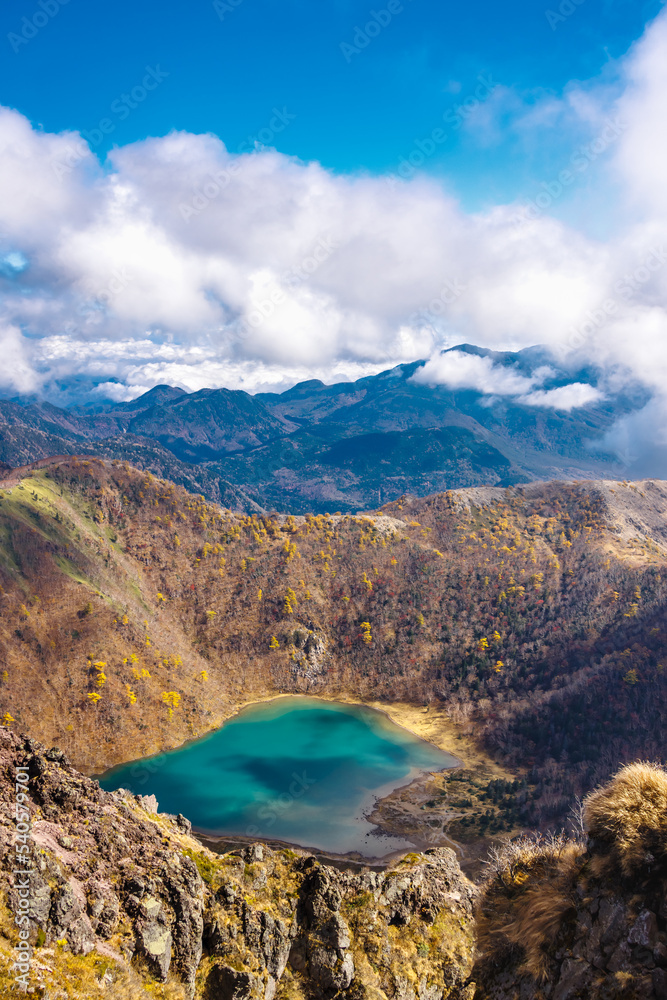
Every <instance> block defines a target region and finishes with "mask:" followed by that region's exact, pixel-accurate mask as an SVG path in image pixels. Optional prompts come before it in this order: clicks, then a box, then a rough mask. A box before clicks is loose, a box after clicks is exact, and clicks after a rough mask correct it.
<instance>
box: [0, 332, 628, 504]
mask: <svg viewBox="0 0 667 1000" xmlns="http://www.w3.org/2000/svg"><path fill="white" fill-rule="evenodd" d="M452 353H455V354H456V357H457V358H460V357H461V356H466V357H468V358H479V359H485V362H486V363H487V365H488V372H489V373H490V378H491V384H490V385H489V386H485V387H484V391H481V390H480V389H479V388H466V387H459V388H456V387H453V386H452V385H451V384H450V385H446V384H434V383H433V382H432V381H429V380H428V379H427V378H426V377H425V373H426V372H427V371H428V369H427V367H426V366H427V362H425V361H415V362H413V363H411V364H402V365H398V366H397V367H395V368H393V369H390V370H388V371H384V372H381V373H380V374H377V375H372V376H367V377H365V378H361V379H358V380H357V381H355V382H341V383H337V384H334V385H325V384H324V383H323V382H321V381H319V380H316V379H313V380H309V381H306V382H301V383H299V384H298V385H295V386H294V387H292V388H291V389H288V390H287V391H285V392H282V393H257V394H255V395H250V394H249V393H247V392H244V391H241V390H230V389H224V388H220V389H201V390H199V391H197V392H190V393H188V392H186V391H185V390H183V389H181V388H177V387H173V386H168V385H158V386H155V387H154V388H153V389H151V390H150V391H148V392H146V393H144V394H143V395H141V396H140V397H139V398H137V399H135V400H132V401H130V402H122V403H115V402H112V401H109V400H104V399H100V400H99V401H98V402H95V403H91V402H90V401H89V400H88V402H85V403H81V402H80V403H78V404H76V405H73V406H70V408H68V409H62V408H60V407H57V406H55V405H54V404H53V403H49V402H45V401H43V400H37V399H28V398H19V399H13V400H4V401H0V461H1V462H4V463H6V464H7V465H8V466H19V465H25V464H27V463H29V462H32V461H34V460H36V459H40V458H43V457H46V456H48V455H54V454H77V453H83V452H85V453H87V454H90V455H97V456H100V457H104V458H111V459H113V458H117V459H124V460H127V461H130V462H131V463H132V464H133V465H135V466H136V467H139V468H142V469H146V470H148V471H151V472H152V473H154V474H156V475H160V476H164V477H166V478H168V479H170V480H171V481H173V482H176V483H179V484H181V485H183V486H185V487H186V488H187V489H189V490H191V491H195V492H200V493H202V494H203V495H204V496H206V497H207V498H209V499H211V500H214V501H216V502H219V503H221V504H223V505H224V506H227V507H230V508H232V509H235V510H244V511H252V510H267V511H268V510H276V511H290V512H291V513H295V514H296V513H308V512H313V513H322V512H326V511H333V510H339V511H341V512H351V511H356V510H358V509H368V508H371V507H377V506H379V505H381V504H383V503H385V502H386V501H391V500H395V499H397V498H398V497H399V496H401V495H403V494H405V493H408V494H413V495H417V496H425V495H428V494H431V493H437V492H441V491H443V490H447V489H457V488H461V487H467V486H476V485H492V486H493V485H495V486H510V485H516V484H519V483H526V482H530V481H532V480H539V479H542V480H544V479H572V478H605V477H613V478H618V477H619V476H622V475H623V474H624V472H625V468H626V467H625V466H624V464H623V461H622V458H621V457H619V455H617V454H613V453H612V454H610V453H609V449H608V448H607V449H606V450H605V448H604V447H603V446H604V438H605V434H606V433H607V432H608V431H609V430H610V428H612V427H613V425H614V423H615V422H616V421H617V420H618V419H619V418H620V417H622V416H623V415H625V414H627V413H631V412H633V411H635V410H637V409H639V408H640V407H641V406H643V405H644V404H645V403H646V401H647V394H646V392H645V391H644V390H642V389H641V388H640V387H637V386H630V387H629V388H625V389H623V390H621V391H618V390H617V391H615V392H614V393H613V394H612V395H609V394H606V393H603V392H601V391H599V390H598V386H599V385H600V384H601V383H602V373H601V372H600V371H599V370H597V369H595V368H591V367H588V368H584V369H579V370H572V369H568V368H565V367H563V365H562V363H559V362H558V361H557V360H556V359H554V358H553V357H552V356H551V355H550V354H549V352H548V351H546V350H545V349H544V348H540V347H534V348H529V349H526V350H523V351H519V352H516V353H513V352H503V353H500V352H492V351H488V350H485V349H482V348H477V347H473V346H470V345H460V346H459V347H457V348H452V349H451V351H449V352H443V354H452ZM508 376H509V377H510V378H515V379H520V380H523V382H524V383H525V384H532V383H539V387H540V393H539V394H537V395H536V396H535V395H534V396H533V397H531V396H530V395H529V396H528V397H526V396H525V395H523V396H522V395H517V394H516V393H515V394H514V395H511V394H508V393H507V391H506V389H505V388H504V383H505V381H506V379H507V377H508ZM494 380H496V381H497V387H498V392H495V391H494ZM572 385H577V386H584V387H587V388H589V389H590V388H591V387H592V389H593V390H597V392H596V393H595V395H596V397H597V398H595V399H593V401H590V402H587V403H584V405H580V406H572V405H571V403H569V404H567V405H568V406H569V407H570V408H569V409H567V408H561V409H558V408H556V407H555V406H554V405H553V404H550V405H546V404H545V403H544V402H543V400H544V399H545V398H546V399H549V398H550V394H552V393H553V391H554V390H557V389H562V388H564V387H567V386H572ZM591 395H593V393H591ZM538 397H539V398H538Z"/></svg>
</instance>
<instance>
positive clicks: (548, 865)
mask: <svg viewBox="0 0 667 1000" xmlns="http://www.w3.org/2000/svg"><path fill="white" fill-rule="evenodd" d="M584 815H585V821H586V828H587V832H588V837H587V839H586V840H585V841H583V840H582V841H581V842H580V843H576V842H573V841H567V840H566V839H564V838H553V839H551V840H549V841H545V842H542V843H540V842H532V843H530V842H524V843H518V844H516V845H510V846H509V847H508V849H507V850H506V851H505V852H504V853H503V854H502V855H500V856H499V857H498V858H497V864H496V865H495V872H494V874H493V876H492V877H491V878H490V879H489V881H488V882H487V884H486V886H485V887H484V890H483V892H482V895H481V900H480V906H479V932H480V933H479V942H478V943H479V956H478V961H477V966H476V969H475V972H474V978H475V979H476V981H477V992H476V994H475V997H476V1000H524V998H525V1000H529V998H530V1000H667V771H665V770H664V769H662V768H660V767H657V766H655V765H648V764H633V765H629V766H627V767H625V768H623V769H622V770H621V771H620V772H619V773H618V775H616V777H615V778H614V779H613V780H612V781H611V782H610V783H609V784H608V785H606V786H605V787H604V788H602V789H600V790H599V791H597V792H595V793H593V794H592V795H591V796H589V798H588V800H587V801H586V803H585V811H584Z"/></svg>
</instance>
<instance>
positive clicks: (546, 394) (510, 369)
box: [412, 350, 604, 411]
mask: <svg viewBox="0 0 667 1000" xmlns="http://www.w3.org/2000/svg"><path fill="white" fill-rule="evenodd" d="M553 374H554V369H553V368H551V367H550V366H549V365H542V366H540V367H539V368H536V369H535V371H534V372H533V373H532V374H531V375H525V374H524V373H523V372H521V371H519V370H518V368H516V367H515V366H513V365H502V364H498V363H497V362H494V361H493V359H492V358H489V357H483V356H480V355H477V354H468V353H467V352H465V351H455V350H454V351H446V352H443V353H442V354H439V355H436V356H435V357H433V358H430V359H429V360H428V361H427V362H426V364H425V365H422V367H421V368H418V369H417V371H416V372H415V374H414V375H413V376H412V381H413V382H417V383H419V384H421V385H446V386H447V387H448V388H449V389H473V390H475V391H476V392H481V393H483V394H485V395H487V396H512V397H514V399H515V401H516V402H517V403H522V404H524V405H525V406H543V407H546V408H549V409H552V410H566V411H569V410H573V409H576V408H577V407H579V406H587V405H588V404H589V403H594V402H597V401H598V400H600V399H603V398H604V393H602V392H601V390H600V389H597V388H596V387H595V386H593V385H589V384H588V383H587V382H571V383H570V384H569V385H562V386H559V387H558V388H556V389H536V388H535V386H538V385H540V384H541V383H543V382H544V381H545V380H546V379H548V378H549V377H551V376H552V375H553Z"/></svg>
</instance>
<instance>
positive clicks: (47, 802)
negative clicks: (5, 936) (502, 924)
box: [0, 729, 475, 1000]
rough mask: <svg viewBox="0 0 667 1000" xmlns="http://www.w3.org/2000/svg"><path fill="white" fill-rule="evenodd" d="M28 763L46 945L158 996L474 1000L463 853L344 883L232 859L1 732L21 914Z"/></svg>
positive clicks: (338, 876)
mask: <svg viewBox="0 0 667 1000" xmlns="http://www.w3.org/2000/svg"><path fill="white" fill-rule="evenodd" d="M24 761H26V762H27V763H28V766H29V771H30V781H29V798H30V803H29V809H30V812H31V814H32V816H33V821H34V822H33V826H34V829H35V831H36V836H37V835H38V836H39V843H40V851H41V853H40V855H39V858H40V862H39V865H40V868H39V870H38V871H35V873H34V876H35V877H34V880H33V908H34V924H33V930H32V939H31V943H32V944H33V945H38V944H40V943H42V944H44V945H45V946H46V947H47V948H48V947H52V946H53V945H54V942H55V941H56V940H60V941H61V942H62V940H63V939H64V940H65V941H66V942H67V946H68V947H69V949H70V950H71V951H72V952H75V953H77V954H82V955H85V954H88V953H89V952H90V951H91V950H92V949H97V950H98V951H100V950H101V951H102V952H103V953H104V955H105V956H106V960H107V961H108V960H109V955H113V954H116V956H117V960H118V962H121V961H122V960H124V961H126V962H128V963H132V966H133V968H134V969H135V970H136V972H137V973H138V974H140V975H142V976H145V977H148V978H149V979H150V980H152V981H153V982H155V981H158V982H165V981H169V982H171V981H172V980H175V981H176V982H178V983H180V984H181V986H182V988H184V991H185V996H186V997H187V998H188V1000H193V998H195V997H201V998H204V997H206V998H210V1000H219V998H220V997H223V998H224V997H229V998H230V1000H231V998H234V1000H244V998H248V1000H273V998H274V997H275V996H276V995H277V993H278V992H279V990H280V988H281V984H282V982H283V981H284V980H285V977H288V978H289V977H297V978H300V979H301V980H302V981H303V987H304V990H305V991H306V992H307V993H308V995H312V997H313V998H319V1000H327V998H329V997H333V996H334V995H341V996H345V995H347V996H348V997H349V998H350V1000H361V998H362V997H364V996H370V995H371V994H372V992H373V990H376V991H377V990H381V991H382V992H384V993H385V994H386V995H387V996H391V997H393V998H394V1000H401V998H403V1000H462V998H463V997H465V1000H469V998H468V995H467V994H470V991H469V990H468V991H467V994H466V993H465V991H464V987H465V986H466V980H467V978H468V975H469V972H470V969H471V967H472V952H473V903H474V899H475V889H474V887H473V885H472V884H471V883H470V882H468V880H467V879H465V878H464V876H463V875H462V874H461V872H460V869H459V868H458V865H457V863H456V860H455V857H454V855H453V853H452V852H451V851H449V850H446V849H439V850H436V851H429V852H427V854H426V855H414V856H412V855H411V856H410V860H409V861H407V860H406V861H405V862H401V861H399V862H398V863H397V864H396V866H394V868H392V869H390V870H388V871H386V872H373V871H364V870H362V871H358V872H349V871H339V870H337V869H335V868H332V867H329V866H327V865H323V864H320V863H318V862H317V861H316V860H315V859H314V858H308V857H306V856H304V854H303V852H301V853H295V852H293V851H273V850H269V849H268V848H267V847H265V846H264V845H262V844H253V845H250V846H248V847H247V848H244V849H243V850H242V851H237V852H231V853H230V854H228V855H224V856H216V855H213V854H211V853H210V852H208V851H207V850H206V849H205V848H203V847H202V846H201V844H199V843H198V842H197V841H195V840H192V839H191V838H189V837H188V834H187V829H188V824H187V821H184V820H183V819H182V818H177V817H167V816H165V815H164V814H162V815H160V816H159V817H157V816H156V815H155V813H154V811H153V810H154V808H155V806H156V803H155V802H154V800H152V799H151V798H150V797H148V798H146V797H143V798H139V799H135V798H134V796H131V795H130V794H129V793H118V792H116V793H106V792H103V791H102V790H101V789H100V787H99V785H98V784H97V782H94V781H91V780H90V779H88V778H85V777H84V776H83V775H81V774H79V773H77V772H76V771H75V770H74V769H73V768H72V767H71V766H70V765H69V764H68V763H67V761H66V759H65V758H64V756H62V755H60V754H59V753H58V754H51V755H47V754H46V753H45V752H44V749H43V748H41V747H40V746H39V745H38V744H36V743H34V742H32V741H26V740H24V739H21V738H20V737H17V736H15V735H13V734H11V733H9V732H7V731H6V730H2V729H0V889H1V890H3V891H4V892H6V894H7V899H8V903H9V906H10V908H11V909H13V910H14V911H15V912H16V911H17V907H18V902H19V897H18V895H17V893H16V892H15V890H14V889H13V888H12V877H13V876H12V871H13V868H14V857H13V854H12V829H13V827H12V823H11V814H12V801H13V794H14V784H13V781H12V780H8V779H7V776H9V775H13V773H14V769H15V767H16V764H17V763H23V762H24ZM200 870H201V872H203V873H204V875H205V878H206V881H204V880H203V879H202V875H201V874H200ZM399 924H400V926H401V935H400V941H399V940H398V939H397V937H396V934H395V931H396V927H397V926H398V925H399ZM38 928H40V929H41V934H42V938H40V940H39V942H38V939H37V929H38ZM109 939H112V942H113V948H116V949H118V951H117V952H114V951H112V950H111V949H110V947H109ZM1 941H2V939H1V938H0V949H1V948H2V945H1ZM60 947H62V945H61V946H60ZM204 949H206V954H205V955H204V954H203V951H204ZM424 949H426V951H425V950H424ZM426 952H428V954H429V955H430V956H431V957H432V961H429V963H425V961H424V957H423V955H424V954H425V953H426ZM36 953H37V954H38V953H39V947H37V952H36ZM202 956H203V960H202ZM370 961H372V963H373V965H372V966H371V964H370ZM198 969H201V975H200V976H199V977H198V976H197V972H198ZM369 970H371V971H369ZM369 976H370V979H369Z"/></svg>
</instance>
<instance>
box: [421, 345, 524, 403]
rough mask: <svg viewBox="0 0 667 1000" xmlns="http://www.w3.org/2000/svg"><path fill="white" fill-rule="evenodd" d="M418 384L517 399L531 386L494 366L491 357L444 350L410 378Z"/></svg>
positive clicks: (516, 373)
mask: <svg viewBox="0 0 667 1000" xmlns="http://www.w3.org/2000/svg"><path fill="white" fill-rule="evenodd" d="M412 381H413V382H418V383H421V384H422V385H446V386H448V387H449V388H450V389H475V390H476V391H477V392H483V393H488V394H490V395H494V396H517V395H519V393H522V392H527V391H528V390H529V389H531V388H532V387H533V385H534V384H535V380H534V379H533V378H529V377H527V376H526V375H522V374H521V372H519V371H517V370H516V369H515V368H513V367H505V366H504V365H498V364H494V362H493V361H492V360H491V358H485V357H480V356H479V355H477V354H466V353H465V352H463V351H447V352H446V353H444V354H440V355H438V356H437V357H434V358H431V359H430V360H429V361H427V362H426V364H425V365H423V366H422V367H421V368H418V369H417V371H416V372H415V374H414V375H413V376H412Z"/></svg>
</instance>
